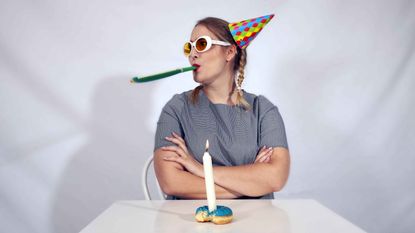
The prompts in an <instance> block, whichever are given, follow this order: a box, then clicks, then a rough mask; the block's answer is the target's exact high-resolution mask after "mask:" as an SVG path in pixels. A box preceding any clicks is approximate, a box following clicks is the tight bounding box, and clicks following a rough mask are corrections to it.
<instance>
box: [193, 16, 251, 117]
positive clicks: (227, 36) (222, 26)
mask: <svg viewBox="0 0 415 233" xmlns="http://www.w3.org/2000/svg"><path fill="white" fill-rule="evenodd" d="M228 24H229V23H228V22H227V21H225V20H223V19H219V18H214V17H207V18H204V19H201V20H199V21H198V22H197V23H196V25H195V27H196V26H198V25H203V26H205V27H206V28H207V29H209V31H211V32H212V33H213V34H214V35H215V36H217V37H218V38H219V39H220V40H223V41H228V42H229V43H231V44H233V45H235V46H236V48H237V52H236V55H235V59H234V60H233V65H232V70H233V72H234V74H237V75H236V76H235V80H234V84H235V87H236V91H237V92H238V93H237V96H236V104H237V105H241V106H242V107H243V108H244V109H245V110H246V111H247V110H249V109H250V108H251V106H250V104H249V103H248V101H246V99H245V97H244V95H243V91H242V82H243V81H244V79H245V72H244V69H245V66H246V63H247V57H248V54H247V52H246V50H245V49H241V48H240V47H239V46H238V45H237V44H236V42H235V41H234V39H233V37H232V34H231V33H230V31H229V28H228ZM202 88H203V86H202V85H199V86H197V87H196V88H195V89H194V90H193V91H192V93H191V95H190V100H191V102H192V103H193V104H197V100H198V97H199V92H200V90H201V89H202ZM234 90H235V88H233V89H232V93H233V91H234ZM232 93H231V94H232Z"/></svg>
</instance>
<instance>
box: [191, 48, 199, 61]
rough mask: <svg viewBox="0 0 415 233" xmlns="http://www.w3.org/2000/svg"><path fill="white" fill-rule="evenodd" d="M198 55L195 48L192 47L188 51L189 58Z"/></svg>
mask: <svg viewBox="0 0 415 233" xmlns="http://www.w3.org/2000/svg"><path fill="white" fill-rule="evenodd" d="M198 56H199V54H198V52H197V51H196V49H195V48H192V50H191V51H190V57H191V58H193V59H194V58H197V57H198Z"/></svg>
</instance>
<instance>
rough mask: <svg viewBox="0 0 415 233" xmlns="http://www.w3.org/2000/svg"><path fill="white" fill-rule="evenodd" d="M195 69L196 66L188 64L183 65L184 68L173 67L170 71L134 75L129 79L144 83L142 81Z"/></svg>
mask: <svg viewBox="0 0 415 233" xmlns="http://www.w3.org/2000/svg"><path fill="white" fill-rule="evenodd" d="M195 69H197V67H196V66H189V67H184V68H180V69H175V70H170V71H166V72H163V73H158V74H152V75H148V76H144V77H134V78H132V79H131V81H130V82H131V83H144V82H150V81H154V80H158V79H162V78H167V77H170V76H172V75H176V74H180V73H184V72H187V71H192V70H195Z"/></svg>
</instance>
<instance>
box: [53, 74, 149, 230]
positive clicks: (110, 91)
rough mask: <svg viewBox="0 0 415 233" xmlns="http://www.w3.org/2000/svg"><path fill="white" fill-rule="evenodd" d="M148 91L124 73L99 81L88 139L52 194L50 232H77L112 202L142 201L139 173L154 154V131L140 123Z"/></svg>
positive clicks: (146, 113) (146, 115) (145, 116)
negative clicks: (130, 80)
mask: <svg viewBox="0 0 415 233" xmlns="http://www.w3.org/2000/svg"><path fill="white" fill-rule="evenodd" d="M153 90H154V86H153V85H152V84H145V85H142V86H138V85H131V84H130V83H129V80H128V79H126V78H125V77H120V78H109V79H105V80H104V81H102V82H101V83H100V84H99V85H98V87H97V90H96V93H95V95H94V97H93V100H92V113H91V119H90V122H89V125H88V126H87V129H85V130H87V131H88V132H87V134H88V137H89V139H88V142H87V143H86V144H85V145H84V146H83V147H82V148H81V149H80V150H79V151H78V152H77V153H76V154H74V155H73V156H72V160H71V161H70V162H68V164H67V166H66V168H65V170H64V171H63V173H62V177H61V181H60V184H59V186H58V187H57V190H56V192H55V194H56V196H55V200H54V204H53V209H52V211H51V213H52V216H50V218H51V219H52V224H53V226H52V229H51V232H56V233H69V232H71V233H73V232H79V231H80V230H81V229H82V228H84V227H85V226H86V225H87V224H88V223H89V222H90V221H92V220H93V219H94V218H96V217H97V216H98V215H99V214H100V213H101V212H102V211H104V210H105V209H106V208H108V207H109V206H110V205H111V204H112V203H113V202H114V201H116V200H121V199H124V200H125V199H144V196H143V192H142V190H141V180H140V177H141V170H142V166H143V164H144V162H145V160H146V159H147V158H148V157H149V156H150V155H152V152H153V148H152V146H153V143H154V142H153V141H154V135H153V133H151V132H149V131H148V129H146V127H145V123H146V122H147V120H148V118H149V117H150V115H149V113H150V111H149V109H151V107H152V106H150V104H151V101H149V98H150V96H151V93H152V91H153ZM154 127H156V126H154Z"/></svg>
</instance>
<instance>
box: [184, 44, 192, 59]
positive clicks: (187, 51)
mask: <svg viewBox="0 0 415 233" xmlns="http://www.w3.org/2000/svg"><path fill="white" fill-rule="evenodd" d="M190 51H192V45H191V44H190V43H189V42H186V43H185V44H184V46H183V52H184V55H186V56H189V55H190Z"/></svg>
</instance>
